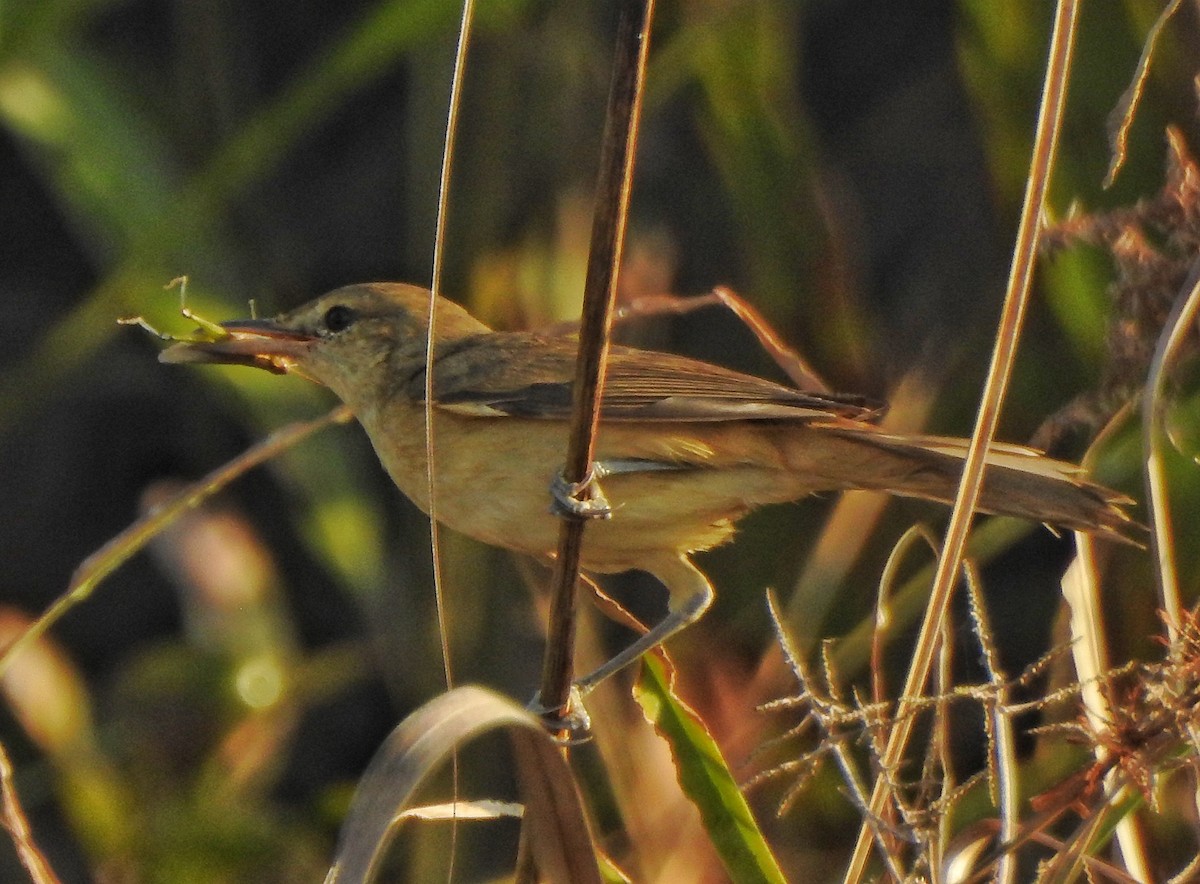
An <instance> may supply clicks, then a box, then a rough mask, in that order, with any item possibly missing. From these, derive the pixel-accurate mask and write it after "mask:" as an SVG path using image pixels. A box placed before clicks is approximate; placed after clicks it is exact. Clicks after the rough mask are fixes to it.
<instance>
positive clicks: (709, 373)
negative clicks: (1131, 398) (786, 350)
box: [159, 282, 1135, 693]
mask: <svg viewBox="0 0 1200 884" xmlns="http://www.w3.org/2000/svg"><path fill="white" fill-rule="evenodd" d="M430 299H431V295H430V291H429V290H428V289H426V288H422V287H420V286H416V285H408V284H404V283H390V282H375V283H363V284H357V285H349V286H345V287H342V288H339V289H336V290H334V291H331V292H329V293H327V294H324V295H321V296H320V297H318V298H316V299H315V300H313V301H311V302H309V303H307V304H304V305H302V306H300V307H297V308H296V309H294V310H291V311H289V312H285V313H282V314H280V315H279V316H277V317H275V318H274V319H269V320H266V319H249V320H237V321H232V322H224V323H221V328H222V333H221V334H219V335H218V336H216V338H215V339H214V340H199V341H195V340H189V341H181V342H178V343H175V344H173V345H172V346H170V347H168V348H167V349H165V350H163V351H162V352H161V354H160V357H159V358H160V359H161V360H162V361H163V362H168V363H225V364H234V365H248V366H253V367H257V368H260V369H265V370H267V371H271V372H275V373H281V374H288V373H291V374H298V375H301V376H303V377H306V378H308V379H310V380H312V381H316V382H317V383H319V384H322V385H324V386H326V387H328V388H329V389H330V390H332V391H333V393H334V394H335V395H336V396H337V397H338V398H340V399H341V400H342V402H344V403H345V404H346V405H347V406H348V407H349V408H350V410H351V411H352V412H353V414H354V415H355V417H356V418H357V420H358V422H359V423H360V424H361V425H362V427H363V428H364V430H365V431H366V433H367V436H368V437H369V438H370V440H371V443H372V445H373V447H374V449H375V451H376V453H377V455H378V457H379V459H380V461H381V462H382V464H383V466H384V468H385V469H386V470H387V472H388V474H389V475H390V476H391V478H392V480H393V481H394V482H395V484H396V485H397V486H398V487H399V489H400V491H401V492H402V493H403V494H404V495H406V496H407V497H408V498H409V499H410V500H411V501H412V502H413V503H415V504H416V505H417V506H418V507H420V508H421V509H422V510H424V511H425V512H426V513H428V512H429V487H430V486H429V479H428V476H427V459H426V418H427V415H432V418H433V434H432V438H433V440H434V471H433V475H434V482H435V483H436V484H435V486H434V494H435V500H436V510H435V512H436V517H437V519H438V520H439V521H440V522H441V523H442V524H444V525H446V526H448V527H449V528H451V529H453V530H455V531H457V532H459V533H462V534H465V535H468V536H470V537H473V538H475V539H477V540H480V541H482V542H484V543H487V544H491V545H493V546H497V547H503V548H505V549H509V550H514V551H516V552H519V553H524V554H528V555H531V556H533V557H536V558H538V559H541V560H543V561H546V560H550V559H552V558H553V556H554V555H555V551H556V549H557V541H558V534H559V528H560V519H559V517H558V515H556V512H555V510H561V509H562V508H563V506H564V505H567V502H566V501H564V500H563V497H562V487H563V483H562V481H561V467H562V464H563V462H564V459H565V453H566V447H567V437H568V433H569V426H568V422H569V420H570V416H571V408H572V385H573V379H574V372H575V363H576V358H577V346H578V345H577V342H576V341H575V340H574V339H572V338H571V337H568V336H562V335H546V334H539V333H536V332H524V331H494V330H492V329H491V328H489V327H488V326H487V325H485V324H484V323H482V322H480V321H479V320H478V319H476V318H475V317H474V316H472V315H471V314H470V313H469V312H468V311H467V310H465V309H464V308H463V307H461V306H459V305H458V304H456V303H454V302H453V301H451V300H449V299H445V298H439V299H438V301H437V307H436V310H435V312H434V316H435V317H436V319H435V328H434V333H433V335H432V341H433V356H432V359H431V360H427V359H426V347H427V342H428V340H430V334H429V328H430V322H429V307H430V303H431V300H430ZM430 367H431V370H432V380H430V379H429V378H427V375H426V372H427V369H428V368H430ZM427 391H432V401H427ZM881 413H882V409H881V407H880V406H879V405H878V404H876V403H874V402H872V401H870V400H868V399H866V398H864V397H861V396H856V395H847V394H836V393H825V392H821V393H814V392H805V391H803V390H799V389H794V388H792V387H789V386H786V385H783V384H778V383H775V382H773V381H769V380H765V379H762V378H758V377H754V376H752V375H748V374H743V373H740V372H736V371H733V370H730V369H727V368H723V367H720V366H717V365H713V364H709V363H706V362H702V361H699V360H695V359H690V358H686V357H683V356H678V355H674V354H669V353H663V352H656V351H650V350H641V349H636V348H632V347H624V346H616V345H614V346H612V347H611V348H610V350H609V353H608V356H607V363H606V374H605V383H604V387H603V392H602V396H601V400H600V423H599V429H598V434H597V437H596V442H595V462H594V473H593V475H594V476H597V477H599V482H600V483H601V485H602V488H603V495H604V498H605V500H606V501H607V502H608V509H607V514H608V516H609V517H608V518H606V519H604V520H601V521H597V522H595V523H594V524H591V525H589V526H588V528H587V530H586V531H585V534H584V540H583V547H582V553H581V558H580V565H581V567H582V568H583V570H584V571H585V572H587V573H591V574H609V573H617V572H624V571H630V570H640V571H644V572H647V573H649V574H651V575H653V576H654V577H655V578H657V579H658V581H659V582H660V583H662V585H663V586H665V587H666V589H667V594H668V610H667V614H666V616H665V617H664V618H663V619H661V620H660V621H659V622H658V623H656V624H655V625H653V626H652V627H651V628H650V629H649V630H648V631H647V632H645V633H644V634H643V635H641V636H639V637H638V638H636V639H635V640H634V641H633V642H632V643H631V644H630V645H628V646H627V647H626V648H624V649H623V650H621V651H620V652H618V653H617V654H616V655H615V656H614V657H613V658H612V659H610V660H608V661H607V662H606V663H604V664H603V665H602V666H600V667H599V668H598V669H596V670H595V671H594V672H592V673H591V674H589V675H586V676H584V677H583V678H582V679H580V680H579V681H578V682H576V687H577V689H579V691H580V693H586V692H587V691H588V690H590V689H591V688H592V687H594V686H595V685H596V684H598V683H599V682H600V681H602V680H603V679H604V678H607V677H608V676H610V675H612V674H613V673H614V672H616V671H618V670H619V669H621V668H623V667H624V666H627V665H629V664H631V663H633V662H634V661H636V660H637V659H638V658H639V657H640V656H641V655H642V654H643V653H644V652H646V651H647V650H649V649H651V648H653V647H656V646H657V645H659V644H661V643H662V642H664V641H666V640H667V639H669V638H670V637H672V636H673V635H675V634H676V633H677V632H679V631H680V630H681V629H683V628H684V627H686V626H688V625H689V624H691V623H693V622H694V621H696V620H697V619H698V618H699V617H700V616H701V615H702V614H703V613H704V611H705V610H706V609H707V608H708V607H709V605H710V604H711V602H712V600H713V597H714V590H713V586H712V584H711V583H710V581H709V579H708V578H707V576H705V574H704V573H703V572H702V571H701V570H700V569H699V568H698V567H697V566H696V564H695V563H694V561H693V558H692V557H693V555H694V554H695V553H697V552H701V551H704V550H708V549H711V548H713V547H715V546H718V545H720V544H722V543H725V542H726V541H728V540H730V539H731V537H732V536H733V534H734V530H735V529H734V526H735V523H736V522H737V521H738V520H739V519H740V518H741V517H743V516H745V515H746V514H747V513H749V512H750V511H752V510H754V509H756V508H758V507H760V506H764V505H768V504H777V503H785V502H789V501H796V500H799V499H801V498H804V497H806V496H809V495H813V494H818V493H822V492H839V491H847V490H873V491H882V492H888V493H891V494H894V495H901V496H910V497H917V498H924V499H928V500H934V501H940V502H942V503H951V502H953V499H954V496H955V494H956V490H957V487H958V483H959V478H960V476H961V472H962V466H963V462H964V459H965V457H966V451H967V447H968V441H967V440H966V439H958V438H952V437H948V436H934V435H917V434H901V433H894V432H889V431H887V430H885V429H882V428H881V427H880V426H879V425H878V423H877V421H878V418H879V416H880V414H881ZM552 488H553V489H554V493H555V494H557V503H556V504H554V505H551V503H552V500H553V499H554V498H552V496H551V491H550V489H552ZM1131 502H1132V501H1130V500H1129V499H1128V498H1127V497H1125V496H1123V495H1121V494H1119V493H1117V492H1114V491H1112V490H1109V489H1108V488H1105V487H1103V486H1101V485H1099V484H1096V483H1094V482H1091V481H1089V480H1088V479H1087V478H1086V477H1085V476H1084V474H1083V471H1082V469H1081V468H1080V467H1077V466H1075V465H1073V464H1070V463H1066V462H1063V461H1059V460H1054V459H1051V458H1049V457H1046V456H1044V455H1043V454H1041V453H1040V452H1038V451H1035V450H1033V449H1030V448H1026V447H1022V446H1017V445H1009V444H1004V443H993V444H992V445H991V447H990V448H989V450H988V453H987V456H986V465H985V474H984V481H983V488H982V492H981V495H980V500H979V504H978V509H979V510H980V511H983V512H988V513H995V514H1001V515H1010V516H1018V517H1022V518H1026V519H1030V520H1034V521H1037V522H1042V523H1046V524H1049V525H1052V526H1059V527H1063V528H1068V529H1073V530H1079V531H1086V532H1094V533H1096V534H1097V535H1101V536H1108V537H1111V538H1116V539H1128V537H1129V533H1130V528H1131V526H1132V525H1134V524H1135V523H1133V522H1132V520H1131V518H1130V516H1129V515H1128V513H1127V512H1126V510H1125V507H1126V506H1127V505H1128V504H1130V503H1131Z"/></svg>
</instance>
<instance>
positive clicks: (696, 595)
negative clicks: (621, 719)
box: [575, 555, 713, 695]
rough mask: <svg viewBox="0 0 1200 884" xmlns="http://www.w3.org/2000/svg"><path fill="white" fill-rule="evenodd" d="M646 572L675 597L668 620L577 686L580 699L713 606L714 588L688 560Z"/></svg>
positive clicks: (675, 559) (677, 559)
mask: <svg viewBox="0 0 1200 884" xmlns="http://www.w3.org/2000/svg"><path fill="white" fill-rule="evenodd" d="M645 570H647V571H649V572H650V573H651V574H653V575H654V576H655V577H657V578H658V579H659V580H661V581H662V582H663V584H664V585H665V586H666V587H667V591H668V592H669V593H670V594H671V600H670V607H669V609H668V611H667V616H666V617H664V618H663V619H662V620H661V621H660V622H659V623H657V624H656V625H655V626H654V627H653V628H652V629H651V630H650V631H649V632H647V633H646V634H645V635H642V636H639V637H638V638H637V639H636V640H635V641H634V642H633V644H631V645H630V646H629V647H627V648H625V649H624V650H623V651H621V652H620V653H618V654H617V655H616V656H615V657H613V658H612V659H611V660H609V661H608V662H607V663H604V664H602V665H601V666H600V667H598V668H597V669H596V670H595V671H594V672H592V673H590V674H588V675H585V676H584V677H583V678H581V679H579V680H578V681H577V682H575V687H576V689H578V691H579V694H580V695H586V694H587V693H588V692H589V691H591V690H592V689H593V688H594V687H596V685H598V684H599V683H600V682H602V681H604V679H606V678H608V677H609V676H610V675H612V674H614V673H615V672H618V671H620V670H621V669H624V668H625V667H626V666H628V665H629V664H631V663H633V662H635V661H636V660H637V659H638V658H639V657H641V656H642V654H644V653H646V651H649V650H650V649H651V648H655V647H658V646H659V645H661V644H662V643H663V642H665V641H666V640H667V639H669V638H670V637H671V636H673V635H674V634H675V633H677V632H679V631H680V630H681V629H683V628H684V627H686V626H689V625H690V624H692V623H695V622H696V621H697V620H699V619H700V615H701V614H703V613H704V612H705V610H707V609H708V606H709V605H710V604H712V600H713V588H712V584H711V583H709V582H708V578H707V577H705V576H704V574H703V573H702V572H701V571H700V569H699V568H697V567H696V566H695V565H693V564H692V562H691V560H690V559H688V557H687V556H683V555H681V556H674V557H670V558H664V559H661V560H659V561H657V562H655V563H654V564H653V565H647V566H646V568H645Z"/></svg>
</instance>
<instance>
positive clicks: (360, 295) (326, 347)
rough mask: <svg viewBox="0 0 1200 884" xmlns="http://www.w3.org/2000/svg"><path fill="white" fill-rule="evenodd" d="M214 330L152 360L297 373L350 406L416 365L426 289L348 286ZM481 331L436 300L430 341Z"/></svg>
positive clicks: (425, 329) (421, 353)
mask: <svg viewBox="0 0 1200 884" xmlns="http://www.w3.org/2000/svg"><path fill="white" fill-rule="evenodd" d="M221 328H222V329H223V330H224V331H225V335H224V336H223V337H219V338H217V339H216V340H212V341H186V342H180V343H177V344H175V345H173V346H171V347H168V348H167V349H166V350H164V351H163V352H162V353H161V354H160V356H159V358H160V359H161V360H162V361H163V362H173V363H184V362H199V363H223V364H227V365H250V366H254V367H256V368H262V369H265V370H267V371H271V372H275V373H277V374H287V373H295V374H300V375H303V376H304V377H307V378H309V379H311V380H314V381H316V382H318V383H320V384H324V385H325V386H327V387H329V388H330V389H331V390H333V391H334V392H335V393H337V394H338V396H339V397H340V398H341V399H342V400H343V401H345V402H348V403H351V404H353V402H354V400H355V399H356V398H357V396H356V393H357V392H360V391H362V390H364V389H366V388H372V387H374V386H375V385H376V384H377V383H386V379H387V377H388V376H389V375H394V374H395V372H396V370H397V367H400V366H407V365H412V366H417V365H419V364H420V363H423V362H424V358H425V347H426V341H427V339H428V334H429V290H428V289H424V288H421V287H419V286H414V285H405V284H403V283H379V282H376V283H363V284H360V285H351V286H346V287H344V288H340V289H335V290H334V291H332V292H329V293H328V294H325V295H321V296H320V297H319V298H316V299H314V300H312V301H309V302H308V303H307V304H304V305H302V306H300V307H297V308H296V309H295V310H291V311H289V312H287V313H282V314H280V315H279V316H276V317H275V318H274V319H243V320H235V321H232V322H223V323H221ZM487 331H489V329H488V327H487V326H486V325H484V324H483V323H481V322H479V321H478V320H477V319H475V318H474V317H473V316H471V315H470V314H469V313H467V311H466V310H464V309H463V308H461V307H459V306H458V305H457V304H454V303H453V302H451V301H447V300H439V301H438V305H437V336H436V340H437V342H439V343H445V342H450V341H454V340H458V339H460V338H463V337H467V336H469V335H475V334H481V333H485V332H487Z"/></svg>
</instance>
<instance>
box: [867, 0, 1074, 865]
mask: <svg viewBox="0 0 1200 884" xmlns="http://www.w3.org/2000/svg"><path fill="white" fill-rule="evenodd" d="M1078 11H1079V0H1059V3H1058V7H1057V10H1056V12H1055V17H1054V30H1053V33H1052V35H1051V39H1050V52H1049V60H1048V63H1047V69H1046V79H1045V83H1044V86H1043V89H1042V101H1041V108H1040V110H1039V113H1038V121H1037V131H1036V134H1035V136H1034V145H1033V157H1032V160H1031V161H1030V168H1029V178H1028V180H1027V182H1026V186H1025V200H1024V204H1023V206H1022V209H1021V221H1020V225H1019V226H1018V228H1017V241H1016V245H1015V247H1014V251H1013V263H1012V269H1011V271H1010V273H1009V278H1008V286H1007V290H1006V292H1005V296H1004V307H1003V309H1002V311H1001V314H1000V322H999V327H998V329H997V333H996V345H995V349H994V351H993V353H992V361H991V365H990V366H989V369H988V376H987V382H986V383H985V385H984V390H983V396H982V399H981V402H980V405H979V413H978V415H977V416H976V420H975V429H974V432H973V433H972V435H971V444H970V447H969V448H968V450H967V458H966V462H965V463H964V465H963V476H962V481H961V482H960V484H959V486H958V494H957V496H956V497H955V500H954V510H953V512H952V514H951V516H950V524H949V526H948V527H947V529H946V539H945V541H944V543H943V545H942V551H941V555H940V556H939V558H938V566H937V570H936V572H935V574H934V581H933V590H932V591H931V593H930V598H929V605H928V607H927V608H926V615H925V620H924V622H923V623H922V624H921V633H920V636H919V637H918V639H917V645H916V648H915V649H914V652H913V662H912V666H911V667H910V669H909V672H908V678H907V680H906V682H905V685H904V693H903V694H902V695H901V698H900V706H899V708H898V710H897V713H896V724H895V726H894V728H893V729H892V733H891V736H890V737H889V739H888V744H887V748H886V750H885V751H884V757H883V759H882V760H881V763H880V768H881V769H882V770H885V771H888V770H895V769H896V768H897V766H898V765H899V763H900V760H901V758H902V757H903V755H904V751H905V748H906V747H907V745H908V739H909V736H910V735H911V734H912V728H913V722H914V721H915V720H916V716H915V715H914V714H913V702H914V700H916V699H917V698H919V697H920V696H921V694H922V693H923V691H924V688H925V684H926V682H927V681H928V678H929V671H930V668H931V666H932V663H933V656H934V650H935V648H936V647H937V636H938V633H939V631H940V629H941V624H942V622H943V621H944V620H945V617H946V612H947V610H948V608H949V605H950V597H951V595H952V592H953V589H954V585H955V583H956V578H957V575H958V571H959V562H960V561H961V560H962V554H963V549H964V547H965V544H966V538H967V528H968V526H969V524H970V518H971V514H972V513H973V512H974V509H975V503H976V501H978V499H979V490H980V488H981V486H982V484H983V468H984V463H985V458H986V455H987V450H988V445H989V444H990V442H991V440H992V437H993V436H994V435H995V432H996V424H997V423H998V421H999V417H1000V407H1001V405H1002V404H1003V401H1004V394H1005V390H1006V389H1007V387H1008V381H1009V378H1010V377H1011V375H1012V366H1013V361H1014V357H1015V355H1016V348H1017V340H1018V338H1019V337H1020V330H1021V325H1022V321H1023V319H1024V315H1025V308H1026V305H1027V304H1028V302H1029V288H1030V281H1031V279H1032V276H1033V262H1034V257H1035V253H1036V250H1037V243H1038V237H1039V234H1040V232H1041V220H1042V207H1043V205H1044V204H1045V200H1046V192H1047V189H1048V187H1049V183H1050V169H1051V167H1052V165H1053V160H1054V151H1055V147H1056V145H1057V142H1058V132H1059V129H1060V127H1061V124H1062V112H1063V107H1064V105H1065V104H1066V94H1067V73H1068V71H1069V70H1070V63H1071V51H1072V49H1073V45H1074V39H1075V24H1076V19H1077V16H1078ZM887 795H888V784H887V782H886V779H885V778H884V777H883V776H880V777H879V778H878V779H876V781H875V788H874V790H873V791H872V794H871V803H870V805H869V812H870V813H871V814H874V815H880V814H882V813H883V810H884V805H885V803H886V801H887ZM871 840H872V839H871V829H870V826H869V825H867V823H866V821H864V823H863V826H862V827H861V828H860V830H859V836H858V843H857V844H856V845H855V849H854V855H853V857H852V858H851V860H850V864H849V866H848V867H847V869H846V876H845V880H846V881H848V882H849V881H859V880H862V877H863V875H864V873H865V871H866V866H867V859H868V855H869V853H870V848H871Z"/></svg>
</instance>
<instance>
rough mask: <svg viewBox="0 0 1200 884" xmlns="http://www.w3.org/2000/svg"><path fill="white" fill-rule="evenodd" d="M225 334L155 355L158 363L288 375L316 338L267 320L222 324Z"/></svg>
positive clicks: (177, 345)
mask: <svg viewBox="0 0 1200 884" xmlns="http://www.w3.org/2000/svg"><path fill="white" fill-rule="evenodd" d="M221 329H222V330H224V332H225V334H224V335H223V336H222V337H218V338H215V339H214V340H211V341H180V342H178V343H176V344H173V345H171V346H170V347H168V348H167V349H166V350H163V351H162V352H161V353H159V354H158V359H159V361H160V362H171V363H184V362H199V363H219V364H223V365H249V366H252V367H254V368H262V369H265V370H267V371H269V372H273V373H274V374H287V373H288V372H289V371H291V370H292V368H293V367H294V366H295V364H296V362H297V361H298V360H299V359H301V358H303V357H304V355H305V354H307V353H308V351H309V350H310V349H311V348H312V345H313V343H315V342H316V341H317V340H318V338H317V337H316V336H315V335H312V334H309V333H307V332H300V331H296V330H295V329H290V328H286V327H284V326H282V325H279V324H278V323H276V322H275V321H273V320H270V319H239V320H235V321H233V322H222V323H221Z"/></svg>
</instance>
